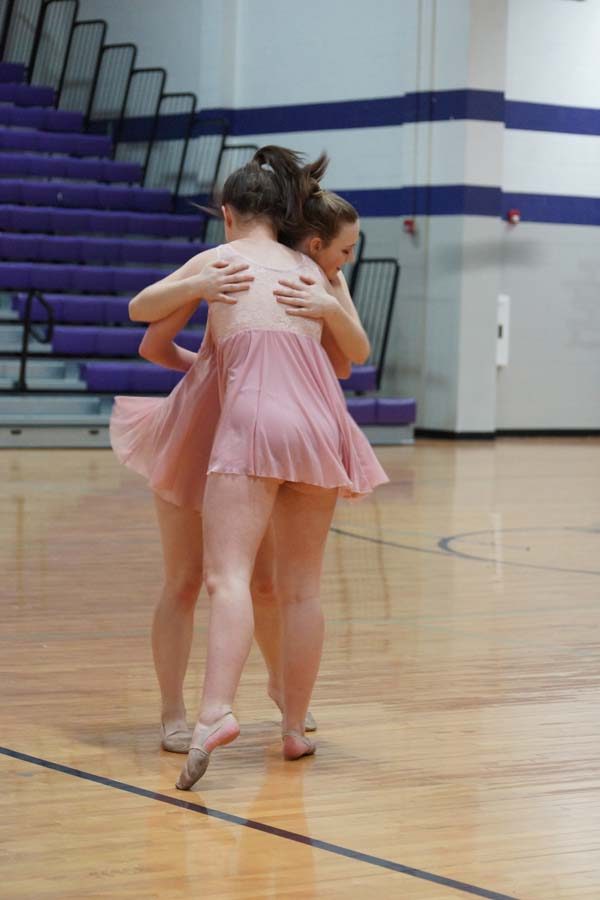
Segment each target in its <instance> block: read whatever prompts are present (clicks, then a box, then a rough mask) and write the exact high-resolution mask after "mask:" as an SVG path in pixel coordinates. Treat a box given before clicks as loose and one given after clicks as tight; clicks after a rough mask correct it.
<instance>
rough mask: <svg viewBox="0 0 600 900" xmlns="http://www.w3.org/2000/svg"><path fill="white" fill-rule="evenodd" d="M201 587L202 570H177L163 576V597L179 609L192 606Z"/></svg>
mask: <svg viewBox="0 0 600 900" xmlns="http://www.w3.org/2000/svg"><path fill="white" fill-rule="evenodd" d="M201 587H202V570H199V571H190V572H179V573H177V575H172V576H168V577H167V578H165V583H164V589H163V597H165V598H167V599H168V601H169V602H170V603H171V604H172V605H174V606H176V607H177V608H179V609H190V608H194V607H195V605H196V601H197V599H198V594H199V593H200V588H201Z"/></svg>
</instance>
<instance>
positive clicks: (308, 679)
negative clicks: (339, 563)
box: [274, 484, 337, 759]
mask: <svg viewBox="0 0 600 900" xmlns="http://www.w3.org/2000/svg"><path fill="white" fill-rule="evenodd" d="M299 487H300V486H291V485H289V484H286V485H283V486H282V487H281V489H280V491H279V494H278V496H277V503H276V505H275V516H274V518H275V529H276V533H277V541H278V556H277V560H278V567H277V587H278V591H279V595H280V600H281V604H282V621H283V642H282V657H283V687H284V718H283V731H284V734H285V733H288V736H287V737H285V739H284V755H285V756H286V758H290V759H294V758H297V757H298V756H301V755H304V754H305V753H306V752H307V749H306V748H307V742H306V739H303V735H304V722H305V717H306V712H307V710H308V705H309V703H310V698H311V694H312V690H313V687H314V683H315V680H316V677H317V673H318V671H319V664H320V661H321V652H322V647H323V634H324V624H323V613H322V611H321V603H320V583H321V569H322V564H323V554H324V550H325V542H326V540H327V533H328V531H329V527H330V525H331V519H332V517H333V512H334V509H335V504H336V499H337V491H335V490H317V489H310V488H304V489H302V490H299ZM290 732H292V733H293V734H291V735H290V734H289V733H290ZM313 749H314V748H313Z"/></svg>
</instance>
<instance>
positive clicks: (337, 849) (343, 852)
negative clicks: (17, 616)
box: [0, 747, 519, 900]
mask: <svg viewBox="0 0 600 900" xmlns="http://www.w3.org/2000/svg"><path fill="white" fill-rule="evenodd" d="M0 753H1V754H2V755H4V756H7V757H9V758H11V759H18V760H20V761H21V762H27V763H31V764H32V765H36V766H41V767H42V768H44V769H50V770H52V771H54V772H61V773H62V774H63V775H72V776H73V777H75V778H81V779H83V780H84V781H91V782H94V783H95V784H101V785H104V786H105V787H111V788H115V789H116V790H119V791H125V792H126V793H129V794H135V795H137V796H138V797H146V798H147V799H149V800H157V801H158V802H160V803H167V804H169V805H170V806H177V807H179V808H180V809H185V810H187V811H189V812H195V813H201V814H202V815H205V816H209V817H210V818H213V819H220V820H221V821H223V822H228V823H230V824H233V825H241V826H242V827H244V828H251V829H253V830H255V831H262V832H264V833H265V834H270V835H273V836H274V837H280V838H283V839H285V840H288V841H293V842H295V843H298V844H306V845H308V846H310V847H314V848H315V849H317V850H324V851H326V852H327V853H333V854H335V855H336V856H344V857H347V858H348V859H352V860H355V861H357V862H364V863H367V864H369V865H372V866H377V867H378V868H381V869H390V870H391V871H393V872H400V873H401V874H403V875H409V876H411V877H412V878H418V879H420V880H421V881H429V882H432V883H433V884H440V885H444V886H445V887H449V888H453V889H454V890H457V891H462V892H463V893H466V894H471V895H472V896H475V897H486V898H488V900H519V898H518V897H513V896H510V895H508V894H499V893H498V892H497V891H490V890H487V889H486V888H480V887H477V886H476V885H473V884H467V883H466V882H462V881H456V880H454V879H453V878H446V877H444V876H443V875H435V874H434V873H432V872H426V871H424V870H422V869H414V868H412V867H411V866H404V865H402V864H401V863H397V862H393V861H392V860H389V859H383V858H381V857H379V856H371V855H370V854H368V853H361V852H360V851H357V850H350V849H349V848H347V847H341V846H338V845H337V844H330V843H329V842H328V841H320V840H318V839H317V838H311V837H308V836H307V835H303V834H297V833H296V832H294V831H286V830H285V829H283V828H277V827H275V826H273V825H267V824H265V823H264V822H256V821H254V820H252V819H243V818H241V817H240V816H236V815H233V814H232V813H226V812H222V811H221V810H218V809H211V808H210V807H207V806H202V805H201V804H200V803H193V802H191V801H189V800H182V799H180V798H179V797H170V796H169V795H168V794H159V793H157V792H155V791H149V790H147V789H146V788H140V787H136V786H135V785H132V784H126V783H125V782H123V781H115V780H114V779H112V778H106V777H104V776H103V775H94V774H93V773H91V772H84V771H82V770H81V769H73V768H71V766H64V765H62V764H61V763H55V762H51V761H50V760H47V759H40V758H39V757H37V756H30V755H29V754H27V753H21V752H19V751H18V750H11V749H10V748H8V747H0Z"/></svg>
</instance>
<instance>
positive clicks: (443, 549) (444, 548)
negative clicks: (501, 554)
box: [329, 527, 600, 575]
mask: <svg viewBox="0 0 600 900" xmlns="http://www.w3.org/2000/svg"><path fill="white" fill-rule="evenodd" d="M329 530H330V531H332V532H333V533H334V534H339V535H341V536H342V537H349V538H354V539H355V540H357V541H366V542H367V543H370V544H380V545H381V546H383V547H394V548H395V549H396V550H412V551H413V552H415V553H431V554H433V555H434V556H445V557H446V558H448V559H449V558H451V557H456V558H457V559H466V560H470V561H471V562H482V563H487V564H488V565H490V564H497V565H500V566H511V567H513V568H518V569H537V570H538V571H540V570H541V571H542V572H564V573H566V574H568V575H600V571H598V570H597V569H569V568H566V567H564V566H542V565H537V564H536V563H526V562H517V561H513V560H509V559H495V558H494V557H491V556H476V555H475V554H471V553H463V552H462V551H460V550H455V549H454V548H453V547H452V546H451V543H452V541H456V540H459V539H460V538H465V537H471V536H475V535H477V536H481V535H482V534H493V531H492V530H491V529H490V530H488V531H485V530H484V531H470V532H467V531H465V532H464V533H459V534H450V535H448V536H447V537H442V538H440V539H439V541H438V542H437V546H438V547H439V548H440V549H439V550H433V549H430V548H429V547H415V546H413V545H412V544H401V543H400V542H399V541H388V540H384V539H383V538H377V537H371V536H369V535H366V534H354V533H353V532H352V531H344V530H343V529H342V528H333V527H332V528H330V529H329ZM520 530H523V531H534V530H543V529H541V528H538V529H534V528H523V529H519V528H505V529H502V532H504V531H520ZM552 530H554V527H553V528H552Z"/></svg>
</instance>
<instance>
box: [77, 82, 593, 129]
mask: <svg viewBox="0 0 600 900" xmlns="http://www.w3.org/2000/svg"><path fill="white" fill-rule="evenodd" d="M214 118H222V119H224V120H226V122H227V123H228V129H229V133H230V134H231V135H233V136H236V137H242V136H247V135H259V134H278V133H284V134H285V133H289V134H293V133H294V132H298V131H303V132H306V131H331V130H339V129H347V128H380V127H389V126H399V125H404V124H408V123H414V122H428V121H431V122H447V121H452V120H454V119H456V120H466V119H469V120H475V121H482V122H504V123H505V124H506V127H507V128H512V129H519V130H526V131H552V132H558V133H569V134H591V135H600V109H588V108H584V107H575V106H554V105H551V104H547V103H525V102H523V101H520V100H506V99H505V97H504V94H503V93H502V92H501V91H479V90H455V91H421V92H419V93H409V94H403V95H400V96H397V97H374V98H371V99H366V100H341V101H339V102H333V103H301V104H295V105H291V106H263V107H250V108H246V109H225V108H219V109H206V110H202V111H200V112H198V113H197V115H196V120H195V123H194V131H193V133H196V134H201V133H203V132H204V130H205V126H204V124H203V123H204V122H205V121H206V120H207V119H214ZM168 119H169V121H168V135H167V134H166V133H165V131H166V129H165V128H164V127H163V129H162V135H161V136H164V137H167V136H168V137H169V138H171V139H175V138H179V137H182V136H183V134H184V132H185V128H186V125H187V119H186V117H185V116H184V115H173V116H169V117H168ZM106 124H107V123H106V122H96V123H92V130H94V131H97V130H102V131H103V130H105V129H106ZM111 124H112V125H113V126H114V124H115V123H114V122H112V120H111ZM151 124H152V119H151V118H150V117H148V118H146V119H128V120H127V138H128V140H133V141H135V140H144V139H145V137H146V136H147V135H148V133H149V131H150V128H151Z"/></svg>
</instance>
